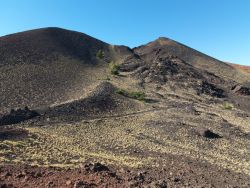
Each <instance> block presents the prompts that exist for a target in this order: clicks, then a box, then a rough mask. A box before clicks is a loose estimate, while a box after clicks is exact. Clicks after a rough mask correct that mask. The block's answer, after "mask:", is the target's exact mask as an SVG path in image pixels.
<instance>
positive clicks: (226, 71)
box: [134, 37, 249, 82]
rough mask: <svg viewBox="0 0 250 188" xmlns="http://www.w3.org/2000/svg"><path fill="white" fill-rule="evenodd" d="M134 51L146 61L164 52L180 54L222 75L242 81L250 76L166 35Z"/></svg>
mask: <svg viewBox="0 0 250 188" xmlns="http://www.w3.org/2000/svg"><path fill="white" fill-rule="evenodd" d="M134 51H135V52H136V53H137V54H138V55H140V56H141V57H143V59H144V60H146V61H152V60H153V59H154V58H155V57H156V56H158V55H163V54H165V55H172V56H178V57H179V58H181V59H182V60H184V61H186V62H187V63H189V64H191V65H193V66H195V67H197V68H200V69H202V70H207V71H209V72H212V73H214V74H216V75H217V76H220V77H224V78H227V79H232V80H237V81H240V82H244V81H246V80H248V79H249V77H247V76H244V75H242V74H240V73H239V71H237V70H236V69H235V68H234V67H233V66H231V65H228V64H226V63H224V62H221V61H219V60H217V59H214V58H212V57H209V56H207V55H205V54H203V53H201V52H198V51H196V50H194V49H192V48H189V47H187V46H185V45H183V44H180V43H178V42H176V41H173V40H171V39H168V38H165V37H160V38H159V39H157V40H155V41H153V42H150V43H148V44H146V45H143V46H139V47H137V48H135V49H134Z"/></svg>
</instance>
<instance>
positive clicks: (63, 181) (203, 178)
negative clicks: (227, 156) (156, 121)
mask: <svg viewBox="0 0 250 188" xmlns="http://www.w3.org/2000/svg"><path fill="white" fill-rule="evenodd" d="M159 157H165V158H166V159H168V160H169V162H168V165H167V166H165V167H164V168H162V167H158V168H140V169H133V168H128V167H117V166H114V165H112V166H106V165H104V164H101V163H84V164H81V165H80V166H79V167H78V168H74V169H71V168H58V167H37V166H27V165H15V166H13V165H5V166H1V167H0V187H16V188H19V187H20V188H21V187H41V188H42V187H43V188H44V187H61V188H63V187H65V188H66V187H74V188H76V187H78V188H80V187H117V188H118V187H119V188H120V187H148V188H150V187H158V188H167V187H249V186H250V181H249V178H248V176H246V175H244V174H235V173H234V172H232V171H230V170H225V169H218V168H217V167H216V166H214V165H212V164H209V163H206V162H203V163H200V162H198V161H194V160H191V159H189V158H186V157H183V156H171V155H168V156H159Z"/></svg>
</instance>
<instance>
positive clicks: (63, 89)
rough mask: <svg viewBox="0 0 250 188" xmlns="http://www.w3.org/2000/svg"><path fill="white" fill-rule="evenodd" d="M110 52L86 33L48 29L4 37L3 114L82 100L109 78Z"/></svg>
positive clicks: (0, 67)
mask: <svg viewBox="0 0 250 188" xmlns="http://www.w3.org/2000/svg"><path fill="white" fill-rule="evenodd" d="M98 51H100V52H102V53H103V54H105V60H106V61H107V60H108V58H110V46H109V45H108V44H106V43H104V42H102V41H100V40H97V39H95V38H92V37H90V36H88V35H85V34H83V33H79V32H74V31H69V30H64V29H60V28H44V29H37V30H31V31H26V32H21V33H17V34H12V35H7V36H4V37H0V80H1V82H0V101H1V104H0V111H8V110H9V109H10V108H18V107H24V106H30V107H40V106H49V105H51V104H53V103H57V102H63V101H65V100H70V99H74V98H78V97H80V96H81V95H82V94H83V93H82V92H83V91H84V90H85V88H86V87H87V86H89V85H91V84H92V83H93V82H95V81H96V80H97V79H98V77H100V76H101V75H102V74H103V71H105V70H104V69H102V66H105V65H104V64H105V62H104V61H102V62H101V63H99V62H100V60H99V58H98V57H96V54H97V53H98Z"/></svg>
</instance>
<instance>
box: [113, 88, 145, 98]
mask: <svg viewBox="0 0 250 188" xmlns="http://www.w3.org/2000/svg"><path fill="white" fill-rule="evenodd" d="M116 93H118V94H120V95H123V96H125V97H129V98H132V99H136V100H140V101H145V100H146V98H145V97H146V94H145V93H144V92H142V91H133V92H128V91H126V90H125V89H118V90H117V91H116Z"/></svg>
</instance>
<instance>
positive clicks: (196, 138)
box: [0, 28, 250, 188]
mask: <svg viewBox="0 0 250 188" xmlns="http://www.w3.org/2000/svg"><path fill="white" fill-rule="evenodd" d="M0 41H1V43H0V45H1V48H0V52H1V53H0V54H1V55H0V73H1V74H0V79H1V82H0V99H1V101H3V102H1V103H0V112H1V113H2V114H1V115H0V163H1V166H0V185H1V186H0V187H161V188H163V187H219V188H221V187H250V178H249V177H250V148H249V146H250V134H249V133H250V126H249V125H250V85H249V83H248V80H249V78H250V75H249V74H247V73H244V74H243V73H241V72H239V70H238V69H235V68H233V67H232V66H230V65H228V64H225V63H223V62H220V61H218V60H216V59H213V58H211V57H209V56H206V55H205V54H201V53H200V52H198V51H195V50H193V49H191V48H188V47H186V46H183V45H181V44H179V43H177V42H175V41H172V40H170V39H167V38H159V39H157V40H156V41H154V42H151V43H148V44H147V45H143V46H140V47H137V48H134V49H130V48H128V47H125V46H113V45H109V44H106V43H103V42H102V41H99V40H97V39H94V38H92V37H90V36H87V35H84V34H81V33H77V32H72V31H67V30H62V29H58V28H46V29H40V30H34V31H29V32H24V33H19V34H16V35H12V36H6V37H2V38H0ZM13 43H14V44H15V45H12V44H13ZM51 51H53V53H51ZM14 52H15V53H14ZM25 106H29V108H32V109H29V108H28V107H25Z"/></svg>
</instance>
